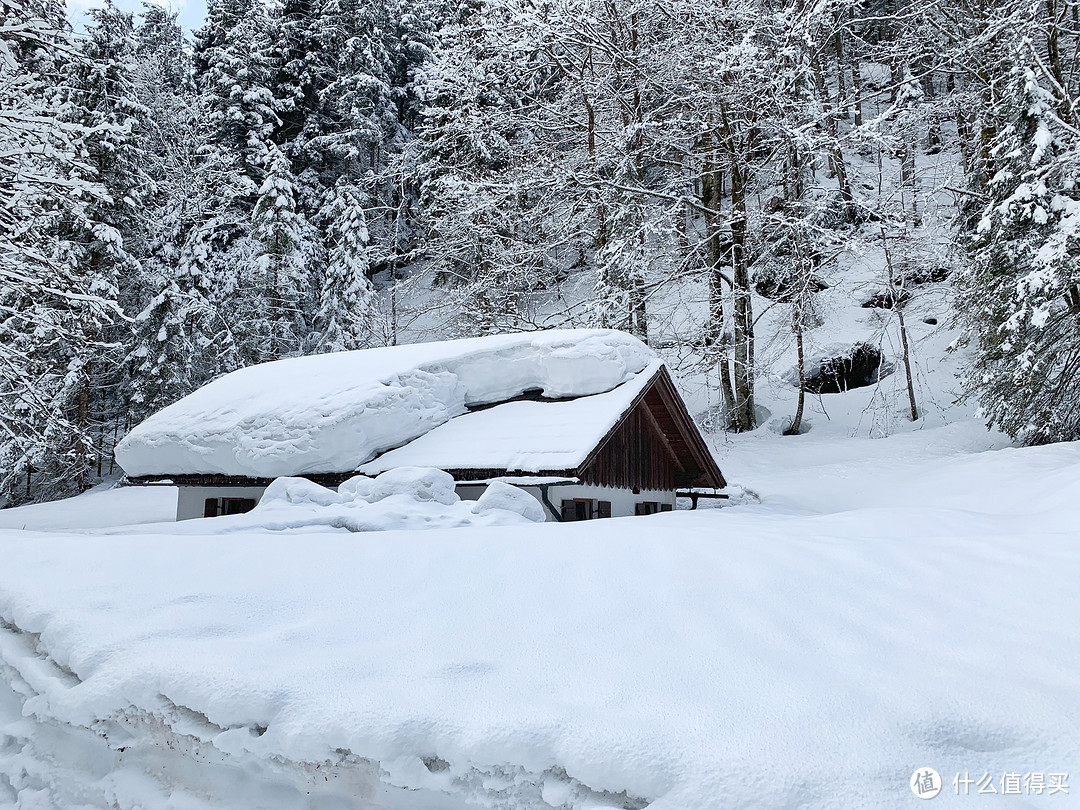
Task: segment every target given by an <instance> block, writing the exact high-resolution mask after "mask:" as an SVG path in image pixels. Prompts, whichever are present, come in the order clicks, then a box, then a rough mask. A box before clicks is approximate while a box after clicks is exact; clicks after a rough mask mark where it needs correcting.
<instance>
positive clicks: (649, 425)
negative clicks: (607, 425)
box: [579, 402, 676, 490]
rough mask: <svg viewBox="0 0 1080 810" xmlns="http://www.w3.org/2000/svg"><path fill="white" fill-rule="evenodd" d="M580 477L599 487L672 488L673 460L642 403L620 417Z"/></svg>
mask: <svg viewBox="0 0 1080 810" xmlns="http://www.w3.org/2000/svg"><path fill="white" fill-rule="evenodd" d="M579 477H580V478H581V482H582V483H583V484H597V485H600V486H609V487H626V488H628V489H660V490H670V489H674V488H675V480H676V460H675V457H674V456H673V454H672V452H671V450H670V448H669V446H668V444H667V442H666V441H665V439H664V437H663V435H661V434H660V432H659V431H658V430H657V429H656V427H655V426H654V421H653V419H652V417H651V415H650V414H649V412H648V408H647V406H646V405H645V403H644V402H639V403H638V405H637V407H635V408H634V409H633V410H631V411H630V412H629V413H628V414H626V416H624V417H623V419H622V420H621V421H620V422H619V425H618V426H617V428H616V429H615V431H614V432H613V433H611V434H609V435H608V437H607V440H606V441H605V442H604V443H603V445H602V446H601V447H600V449H599V452H598V453H596V454H595V455H594V456H593V458H592V460H591V461H590V462H589V464H588V465H587V466H586V467H585V468H584V469H582V470H581V471H580V474H579Z"/></svg>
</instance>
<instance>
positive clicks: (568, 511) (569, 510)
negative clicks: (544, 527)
mask: <svg viewBox="0 0 1080 810" xmlns="http://www.w3.org/2000/svg"><path fill="white" fill-rule="evenodd" d="M576 513H577V510H576V509H575V508H574V502H573V501H572V500H567V499H566V498H564V499H563V502H562V519H563V520H575V519H576V517H577V514H576Z"/></svg>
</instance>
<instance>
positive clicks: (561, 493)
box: [176, 484, 675, 520]
mask: <svg viewBox="0 0 1080 810" xmlns="http://www.w3.org/2000/svg"><path fill="white" fill-rule="evenodd" d="M486 486H487V485H486V484H462V485H460V486H459V487H458V488H457V494H458V497H460V498H461V499H462V500H465V501H475V500H476V499H477V498H479V497H480V496H481V495H482V494H483V492H484V489H485V488H486ZM179 489H180V494H179V496H178V498H177V502H176V519H177V520H190V519H191V518H201V517H202V516H203V508H204V504H205V501H206V499H207V498H254V499H255V502H256V503H258V502H259V500H260V499H261V498H262V494H263V492H265V491H266V487H180V488H179ZM522 489H524V490H525V491H526V492H528V493H529V494H530V495H532V496H533V497H534V498H536V500H538V501H540V503H543V499H542V498H541V497H540V488H539V487H527V486H523V487H522ZM564 498H565V499H573V498H590V499H592V500H594V501H611V516H612V517H626V516H628V515H633V514H634V507H635V505H636V504H638V503H641V502H642V501H655V502H657V503H667V504H671V508H672V509H674V508H675V492H674V491H672V490H666V491H665V490H651V489H643V490H641V491H640V492H639V493H638V494H636V495H635V494H634V493H633V492H632V491H631V490H629V489H622V488H619V487H598V486H586V485H583V484H559V485H552V486H551V487H549V488H548V499H549V500H550V501H551V503H552V505H553V506H554V507H555V508H556V509H560V508H561V506H562V501H563V499H564ZM544 511H545V512H546V513H547V515H548V520H555V517H554V516H553V515H552V514H551V510H550V509H547V508H546V507H545V509H544Z"/></svg>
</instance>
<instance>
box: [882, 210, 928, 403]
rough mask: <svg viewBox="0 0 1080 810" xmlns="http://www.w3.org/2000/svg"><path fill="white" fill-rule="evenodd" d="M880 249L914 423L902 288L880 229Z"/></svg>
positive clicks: (913, 386)
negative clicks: (886, 274)
mask: <svg viewBox="0 0 1080 810" xmlns="http://www.w3.org/2000/svg"><path fill="white" fill-rule="evenodd" d="M881 247H882V250H883V251H884V253H885V268H886V270H887V271H888V273H889V295H891V296H892V300H893V311H894V312H895V313H896V318H897V321H898V322H899V324H900V348H901V351H902V352H903V359H904V377H905V379H906V381H907V394H908V405H909V406H910V407H911V421H912V422H915V421H917V420H918V418H919V409H918V407H917V406H916V404H915V384H914V382H913V381H912V378H911V351H910V348H909V345H908V334H907V324H906V323H905V322H904V310H903V305H904V301H903V292H904V286H905V285H903V284H901V285H900V289H897V287H896V275H895V273H894V272H893V263H892V255H891V254H890V253H889V245H888V243H887V242H886V240H885V229H884V228H882V229H881Z"/></svg>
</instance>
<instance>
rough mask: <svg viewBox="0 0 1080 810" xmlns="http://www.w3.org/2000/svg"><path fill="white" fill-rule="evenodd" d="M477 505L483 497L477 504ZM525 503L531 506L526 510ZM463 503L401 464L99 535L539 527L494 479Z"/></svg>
mask: <svg viewBox="0 0 1080 810" xmlns="http://www.w3.org/2000/svg"><path fill="white" fill-rule="evenodd" d="M482 500H483V499H482ZM530 502H531V504H532V505H530ZM479 503H480V502H479V501H462V500H461V499H460V498H459V497H458V495H457V492H455V490H454V479H453V477H452V476H450V475H449V474H447V473H445V472H443V471H442V470H436V469H433V468H430V467H402V468H398V469H395V470H390V471H388V472H385V473H382V474H381V475H378V476H376V477H375V478H368V477H367V476H363V475H357V476H355V477H353V478H350V479H349V480H347V481H345V482H344V483H342V485H341V486H340V487H339V489H338V491H337V492H335V491H334V490H332V489H327V488H326V487H323V486H320V485H319V484H315V483H313V482H311V481H309V480H307V479H306V478H277V479H275V480H274V481H273V482H272V483H271V484H270V486H268V487H267V488H266V492H264V493H263V496H262V499H261V500H260V501H259V504H258V505H257V506H256V507H255V509H254V510H252V511H251V512H248V513H246V514H243V515H224V516H221V517H216V518H199V519H195V520H184V521H180V522H179V523H176V522H170V523H168V524H165V525H155V526H152V527H145V526H142V527H138V528H112V529H105V530H102V531H101V532H100V533H102V534H145V533H146V532H147V531H153V532H154V533H158V534H170V535H185V536H205V535H207V534H210V533H213V534H217V535H225V534H229V535H233V534H237V533H244V534H251V533H260V534H261V533H265V532H288V533H290V534H299V533H306V532H322V531H335V530H337V531H341V530H345V531H350V532H385V531H394V530H401V529H406V530H412V531H426V530H430V529H449V528H464V527H468V526H474V527H475V526H521V525H523V524H528V523H532V522H542V521H543V520H544V517H545V516H544V511H543V508H542V507H541V506H540V502H539V501H538V500H536V498H534V497H533V496H532V495H530V494H529V493H527V492H525V491H524V490H521V489H518V488H517V487H514V486H511V485H509V484H504V483H501V482H499V485H498V486H496V492H495V494H493V495H492V496H491V497H489V498H487V499H486V500H483V505H482V508H477V506H478V504H479Z"/></svg>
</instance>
